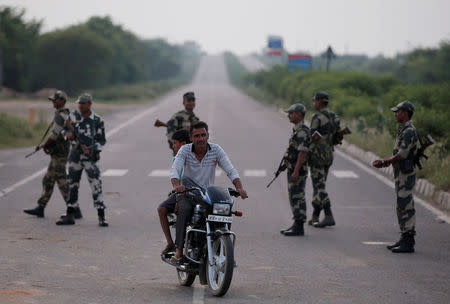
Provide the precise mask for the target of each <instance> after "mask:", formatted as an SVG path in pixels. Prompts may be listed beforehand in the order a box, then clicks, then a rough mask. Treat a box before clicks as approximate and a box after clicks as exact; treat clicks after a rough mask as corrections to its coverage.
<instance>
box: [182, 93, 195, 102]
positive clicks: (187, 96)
mask: <svg viewBox="0 0 450 304" xmlns="http://www.w3.org/2000/svg"><path fill="white" fill-rule="evenodd" d="M183 99H184V100H192V99H195V94H194V92H187V93H184V95H183Z"/></svg>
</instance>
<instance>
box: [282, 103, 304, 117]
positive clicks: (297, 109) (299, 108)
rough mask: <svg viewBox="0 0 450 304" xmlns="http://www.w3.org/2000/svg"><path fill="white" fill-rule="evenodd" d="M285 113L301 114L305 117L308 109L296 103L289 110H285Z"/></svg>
mask: <svg viewBox="0 0 450 304" xmlns="http://www.w3.org/2000/svg"><path fill="white" fill-rule="evenodd" d="M284 112H285V113H293V112H301V113H303V115H305V113H306V107H305V106H304V105H302V104H301V103H295V104H293V105H292V106H290V107H289V108H288V109H286V110H284Z"/></svg>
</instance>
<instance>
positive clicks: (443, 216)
mask: <svg viewBox="0 0 450 304" xmlns="http://www.w3.org/2000/svg"><path fill="white" fill-rule="evenodd" d="M336 153H337V154H339V156H341V157H343V158H345V159H346V160H348V161H349V162H351V163H353V164H354V165H356V166H357V167H359V168H360V169H361V170H363V171H364V172H366V173H368V174H370V175H372V176H374V177H375V178H377V179H378V180H379V181H381V182H383V183H384V184H385V185H387V186H389V187H391V188H392V189H395V184H394V182H393V181H391V180H389V179H388V178H386V177H384V176H383V175H381V174H380V173H378V172H376V171H375V170H373V169H371V168H369V167H367V166H366V165H364V164H363V163H361V162H360V161H359V160H357V159H354V158H353V157H351V156H349V155H347V154H345V153H344V152H342V151H339V150H336ZM414 201H415V202H417V203H419V204H420V205H421V206H422V207H424V208H425V209H427V210H428V211H430V212H431V213H433V214H434V215H436V216H437V217H438V218H439V219H440V220H442V221H444V222H446V223H447V224H450V216H448V215H446V214H445V213H444V212H442V211H441V210H439V209H437V208H435V207H433V206H431V205H430V204H428V203H427V202H426V201H424V200H423V199H421V198H420V197H418V196H416V195H414Z"/></svg>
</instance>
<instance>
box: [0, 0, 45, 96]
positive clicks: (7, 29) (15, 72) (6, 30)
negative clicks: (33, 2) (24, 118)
mask: <svg viewBox="0 0 450 304" xmlns="http://www.w3.org/2000/svg"><path fill="white" fill-rule="evenodd" d="M24 14H25V11H24V10H17V9H13V8H9V7H3V8H0V22H1V23H0V39H1V47H2V56H3V58H2V60H3V85H4V86H5V87H9V88H12V89H14V90H17V91H27V90H29V89H30V88H31V84H32V81H33V79H32V70H33V67H34V64H35V56H34V50H35V45H36V41H37V39H38V37H39V31H40V28H41V22H40V21H30V22H25V21H24Z"/></svg>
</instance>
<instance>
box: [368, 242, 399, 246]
mask: <svg viewBox="0 0 450 304" xmlns="http://www.w3.org/2000/svg"><path fill="white" fill-rule="evenodd" d="M362 243H363V244H364V245H374V246H378V245H391V244H392V243H391V242H362Z"/></svg>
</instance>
